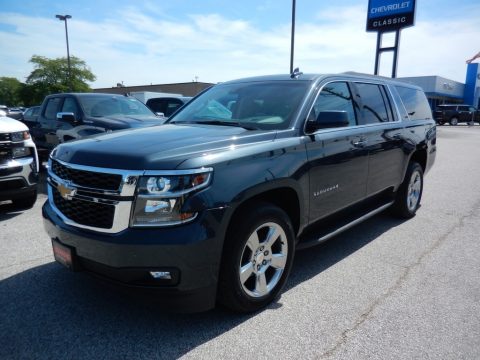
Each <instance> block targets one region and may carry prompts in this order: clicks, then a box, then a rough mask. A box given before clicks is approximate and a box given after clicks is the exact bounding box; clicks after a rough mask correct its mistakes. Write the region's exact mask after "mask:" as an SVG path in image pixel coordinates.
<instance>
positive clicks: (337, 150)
mask: <svg viewBox="0 0 480 360" xmlns="http://www.w3.org/2000/svg"><path fill="white" fill-rule="evenodd" d="M355 108H356V105H355V101H354V99H353V97H352V91H351V87H350V84H349V83H348V82H346V81H333V82H329V83H327V84H325V85H323V87H322V89H321V91H320V92H319V93H318V94H317V97H316V100H315V102H314V104H313V107H312V109H311V111H310V113H309V115H308V118H309V119H315V118H316V116H317V115H318V114H319V113H320V111H331V110H334V111H346V112H347V114H348V117H349V123H350V124H349V126H348V127H344V128H333V129H322V130H318V131H316V132H315V133H313V134H308V135H309V138H310V142H307V144H306V150H307V156H308V160H309V177H310V185H309V189H310V191H309V196H310V222H313V221H316V220H319V219H320V218H322V217H325V216H327V215H329V214H332V213H333V212H335V211H337V210H340V209H342V208H345V207H347V206H348V205H350V204H352V203H354V202H356V201H358V200H361V199H363V198H364V197H365V191H366V182H367V170H368V150H367V149H366V147H365V136H364V131H363V129H361V128H360V127H358V126H357V125H358V121H357V110H356V109H355Z"/></svg>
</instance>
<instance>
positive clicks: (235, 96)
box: [170, 81, 309, 130]
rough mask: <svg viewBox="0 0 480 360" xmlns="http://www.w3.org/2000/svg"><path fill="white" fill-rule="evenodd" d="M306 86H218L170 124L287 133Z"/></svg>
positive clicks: (267, 83)
mask: <svg viewBox="0 0 480 360" xmlns="http://www.w3.org/2000/svg"><path fill="white" fill-rule="evenodd" d="M308 86H309V82H304V81H298V82H293V81H262V82H250V83H236V84H225V85H217V86H214V87H212V88H211V89H210V90H208V91H206V92H205V93H203V94H202V95H200V96H199V97H198V98H196V99H194V100H192V101H191V102H189V103H188V104H187V105H186V106H185V107H184V109H183V110H181V111H180V112H179V113H177V115H174V116H173V117H172V118H171V121H170V122H171V123H206V124H214V125H231V126H242V127H245V128H247V129H262V130H267V129H268V130H270V129H273V130H280V129H287V128H288V127H289V126H290V125H291V122H292V119H293V118H294V116H295V114H296V112H297V110H298V108H299V105H300V103H301V101H302V99H303V98H304V96H305V94H306V90H307V87H308Z"/></svg>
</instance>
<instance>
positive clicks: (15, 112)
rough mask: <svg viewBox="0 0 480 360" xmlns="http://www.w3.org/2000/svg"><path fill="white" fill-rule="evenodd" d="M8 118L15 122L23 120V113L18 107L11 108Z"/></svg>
mask: <svg viewBox="0 0 480 360" xmlns="http://www.w3.org/2000/svg"><path fill="white" fill-rule="evenodd" d="M7 116H8V117H9V118H12V119H15V120H22V118H23V111H22V110H21V109H20V108H18V107H10V108H8V113H7Z"/></svg>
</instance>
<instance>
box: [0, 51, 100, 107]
mask: <svg viewBox="0 0 480 360" xmlns="http://www.w3.org/2000/svg"><path fill="white" fill-rule="evenodd" d="M30 63H32V64H33V67H34V69H33V71H32V72H31V73H30V75H29V76H28V77H27V79H26V81H25V82H24V83H23V82H21V81H19V80H18V79H16V78H13V77H0V105H7V106H25V107H29V106H33V105H39V104H41V103H42V101H43V99H44V98H45V96H47V95H49V94H55V93H62V92H70V91H72V92H89V91H91V88H90V86H89V85H88V84H87V81H89V82H92V81H95V79H96V76H95V75H94V74H93V73H92V72H91V70H90V68H89V67H88V66H87V64H86V63H85V61H83V60H81V59H79V58H77V57H75V56H71V57H70V69H71V74H70V78H69V76H68V60H67V58H66V57H62V58H55V59H49V58H46V57H44V56H39V55H33V56H32V58H31V59H30Z"/></svg>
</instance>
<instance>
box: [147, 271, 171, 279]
mask: <svg viewBox="0 0 480 360" xmlns="http://www.w3.org/2000/svg"><path fill="white" fill-rule="evenodd" d="M150 275H152V277H153V278H154V279H161V280H172V274H171V273H170V271H150Z"/></svg>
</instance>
